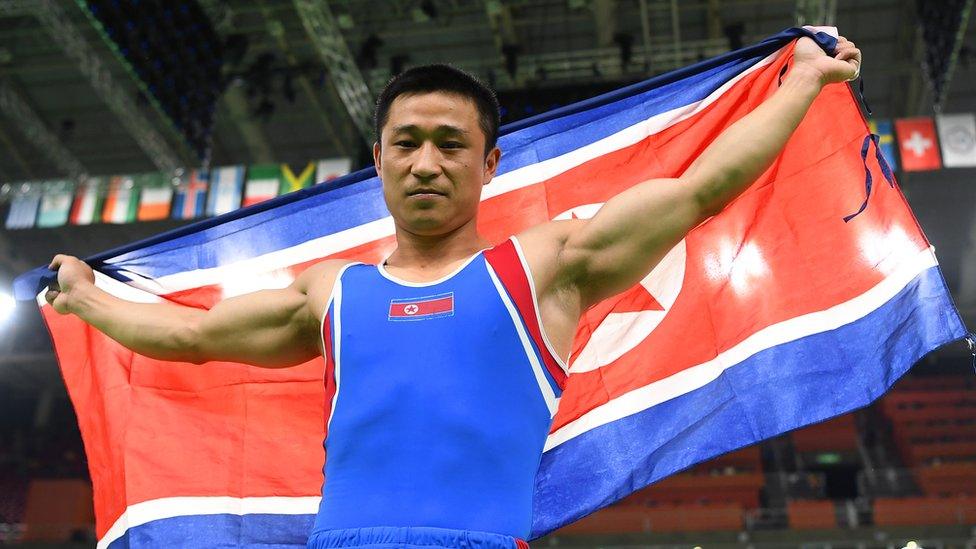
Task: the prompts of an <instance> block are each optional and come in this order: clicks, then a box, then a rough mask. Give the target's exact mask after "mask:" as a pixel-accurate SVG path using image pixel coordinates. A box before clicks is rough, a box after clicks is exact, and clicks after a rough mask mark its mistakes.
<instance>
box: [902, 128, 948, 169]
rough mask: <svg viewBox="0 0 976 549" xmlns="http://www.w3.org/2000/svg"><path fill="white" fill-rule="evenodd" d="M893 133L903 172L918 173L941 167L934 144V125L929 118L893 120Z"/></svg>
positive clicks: (936, 147)
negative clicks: (895, 136)
mask: <svg viewBox="0 0 976 549" xmlns="http://www.w3.org/2000/svg"><path fill="white" fill-rule="evenodd" d="M895 133H896V134H897V135H898V153H899V155H900V156H901V167H902V169H903V170H905V171H906V172H918V171H925V170H937V169H939V168H941V167H942V162H940V161H939V146H938V144H937V143H936V142H935V124H933V123H932V119H931V118H929V117H928V116H920V117H917V118H901V119H898V120H895Z"/></svg>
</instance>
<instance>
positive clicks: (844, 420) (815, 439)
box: [791, 414, 857, 453]
mask: <svg viewBox="0 0 976 549" xmlns="http://www.w3.org/2000/svg"><path fill="white" fill-rule="evenodd" d="M791 436H792V438H793V448H794V450H796V451H797V452H799V453H816V452H856V451H857V424H856V423H855V422H854V414H844V415H842V416H838V417H835V418H833V419H830V420H828V421H824V422H823V423H815V424H813V425H808V426H807V427H804V428H802V429H798V430H796V431H793V433H792V434H791Z"/></svg>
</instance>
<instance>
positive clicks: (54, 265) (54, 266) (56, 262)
mask: <svg viewBox="0 0 976 549" xmlns="http://www.w3.org/2000/svg"><path fill="white" fill-rule="evenodd" d="M63 262H64V256H63V255H61V254H57V255H56V256H54V259H52V260H51V264H50V265H48V267H47V268H48V269H51V270H52V271H56V270H58V268H59V267H61V263H63Z"/></svg>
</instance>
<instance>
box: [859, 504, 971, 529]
mask: <svg viewBox="0 0 976 549" xmlns="http://www.w3.org/2000/svg"><path fill="white" fill-rule="evenodd" d="M974 522H976V499H970V498H935V497H921V498H898V499H896V498H877V499H876V500H874V523H875V524H876V525H878V526H943V525H953V524H972V523H974Z"/></svg>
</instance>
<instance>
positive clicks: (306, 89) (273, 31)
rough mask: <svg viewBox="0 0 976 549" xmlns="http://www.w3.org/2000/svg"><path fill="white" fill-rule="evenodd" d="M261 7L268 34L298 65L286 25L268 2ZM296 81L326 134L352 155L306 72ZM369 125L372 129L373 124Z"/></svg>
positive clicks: (340, 150) (342, 150)
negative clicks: (287, 37) (288, 38)
mask: <svg viewBox="0 0 976 549" xmlns="http://www.w3.org/2000/svg"><path fill="white" fill-rule="evenodd" d="M261 7H262V9H263V11H262V14H263V16H264V20H265V22H266V26H267V29H268V34H270V35H271V37H272V38H274V39H275V42H276V43H277V46H278V50H279V51H281V53H282V54H283V55H284V56H285V61H286V62H287V63H288V64H289V65H293V66H294V65H297V64H298V59H297V58H296V57H295V54H293V53H292V51H291V47H290V46H289V44H288V40H286V39H285V27H284V25H283V24H282V23H281V20H280V19H278V17H276V16H275V15H274V12H272V11H271V9H270V8H269V7H268V5H267V3H266V2H264V1H262V2H261ZM295 81H296V82H298V87H300V88H301V89H302V92H303V93H304V94H305V97H306V98H307V99H308V102H309V104H310V105H312V110H313V111H315V114H316V115H317V116H318V118H319V122H321V123H322V127H323V129H324V130H325V135H326V136H328V137H329V139H330V140H331V141H332V145H333V146H334V147H335V148H336V150H337V151H339V152H340V153H341V154H345V155H349V156H351V155H352V152H351V151H350V149H349V143H348V142H347V139H346V138H345V136H343V135H340V133H339V132H338V131H337V130H336V127H335V125H334V124H333V119H332V118H331V117H330V116H329V115H328V113H326V109H325V108H323V107H322V103H321V102H319V97H318V95H317V94H316V93H315V88H314V87H313V86H312V83H311V82H309V80H308V77H307V76H305V75H304V74H300V75H298V76H296V77H295ZM342 108H343V106H342V105H338V109H339V110H340V111H341V109H342ZM369 116H370V120H372V110H370V111H369ZM369 127H370V129H372V125H370V126H369ZM357 129H358V128H357ZM370 133H372V132H370ZM367 139H368V138H367ZM367 144H370V142H369V141H367Z"/></svg>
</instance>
